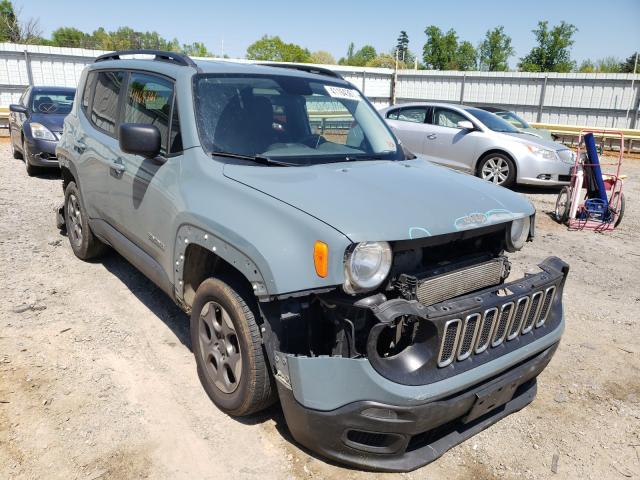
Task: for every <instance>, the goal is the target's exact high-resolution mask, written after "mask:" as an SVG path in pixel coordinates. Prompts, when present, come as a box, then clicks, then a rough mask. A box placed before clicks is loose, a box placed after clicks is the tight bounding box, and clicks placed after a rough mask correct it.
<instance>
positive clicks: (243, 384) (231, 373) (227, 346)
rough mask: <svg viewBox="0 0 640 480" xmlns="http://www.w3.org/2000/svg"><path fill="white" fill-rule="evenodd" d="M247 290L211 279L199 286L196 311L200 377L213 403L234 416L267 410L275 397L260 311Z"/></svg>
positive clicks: (194, 326) (193, 319)
mask: <svg viewBox="0 0 640 480" xmlns="http://www.w3.org/2000/svg"><path fill="white" fill-rule="evenodd" d="M245 290H246V289H243V288H241V287H240V286H235V285H234V287H232V286H231V285H230V284H228V283H225V282H223V281H222V280H220V279H217V278H209V279H207V280H205V281H204V282H202V284H201V285H200V286H199V287H198V290H197V291H196V295H195V298H194V301H193V308H192V313H191V327H190V328H191V345H192V348H193V353H194V355H195V357H196V365H197V368H198V377H199V378H200V382H201V383H202V386H203V387H204V389H205V391H206V392H207V394H208V395H209V398H211V400H212V401H213V403H215V404H216V406H217V407H218V408H219V409H220V410H222V411H223V412H225V413H227V414H229V415H234V416H244V415H250V414H252V413H255V412H258V411H260V410H263V409H264V408H266V407H268V406H269V405H271V404H272V403H273V402H274V401H275V399H276V389H275V385H274V380H273V377H272V375H271V372H270V371H269V366H268V362H267V359H266V356H265V354H264V352H263V348H262V339H261V335H260V328H259V326H258V323H257V321H256V316H257V313H254V309H252V308H250V307H249V305H250V304H251V299H250V297H249V295H251V293H250V292H245ZM254 303H255V302H254Z"/></svg>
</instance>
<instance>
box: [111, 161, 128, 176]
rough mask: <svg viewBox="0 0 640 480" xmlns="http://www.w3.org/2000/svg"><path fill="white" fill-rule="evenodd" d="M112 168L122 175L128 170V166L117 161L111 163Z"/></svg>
mask: <svg viewBox="0 0 640 480" xmlns="http://www.w3.org/2000/svg"><path fill="white" fill-rule="evenodd" d="M111 170H113V171H114V172H115V173H116V174H117V175H121V174H123V173H124V171H125V170H126V167H125V166H124V164H123V163H122V162H118V161H115V162H112V163H111Z"/></svg>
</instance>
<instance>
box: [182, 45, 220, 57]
mask: <svg viewBox="0 0 640 480" xmlns="http://www.w3.org/2000/svg"><path fill="white" fill-rule="evenodd" d="M182 53H184V54H186V55H189V56H190V57H213V54H212V53H211V52H210V51H209V50H207V47H206V46H205V44H204V43H202V42H193V43H189V44H184V45H182Z"/></svg>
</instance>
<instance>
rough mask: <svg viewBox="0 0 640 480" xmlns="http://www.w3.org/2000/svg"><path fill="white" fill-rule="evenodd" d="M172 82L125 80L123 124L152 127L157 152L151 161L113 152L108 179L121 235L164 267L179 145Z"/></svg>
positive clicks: (135, 75) (149, 77)
mask: <svg viewBox="0 0 640 480" xmlns="http://www.w3.org/2000/svg"><path fill="white" fill-rule="evenodd" d="M174 92H175V89H174V82H173V80H172V79H169V78H167V77H164V76H160V75H156V74H152V73H147V72H136V71H133V72H131V73H130V74H129V79H128V82H127V88H126V91H125V95H124V99H123V107H122V110H123V112H122V116H121V119H122V123H123V124H124V123H141V124H147V125H154V126H156V127H157V128H158V130H159V131H160V137H161V141H162V147H161V150H160V155H159V157H158V158H156V159H149V158H143V157H141V156H138V155H132V154H128V153H124V152H122V151H121V150H118V158H117V160H116V162H117V163H118V165H119V171H118V173H117V174H116V173H115V172H112V175H110V177H109V182H110V192H111V196H112V197H113V201H114V203H115V204H117V214H118V220H117V223H116V224H115V225H114V226H115V227H116V229H117V230H118V231H120V233H122V234H123V235H124V236H125V237H127V238H128V239H129V240H131V241H132V242H134V243H135V244H136V245H137V246H138V247H140V248H142V249H143V250H144V251H145V252H146V253H147V254H149V255H150V256H151V257H153V258H154V259H156V260H157V261H158V262H159V263H163V259H164V257H165V255H169V256H170V255H171V252H169V251H167V248H168V246H169V247H170V245H171V244H172V241H173V235H174V234H175V232H173V231H172V230H171V225H172V224H171V222H168V221H167V219H168V218H174V217H175V215H176V214H177V211H176V205H177V203H178V202H177V200H176V196H177V195H176V187H175V185H177V183H178V182H177V178H178V177H179V175H180V171H179V168H180V160H181V159H182V141H181V138H182V137H181V135H180V121H179V115H178V109H177V101H176V99H175V94H174Z"/></svg>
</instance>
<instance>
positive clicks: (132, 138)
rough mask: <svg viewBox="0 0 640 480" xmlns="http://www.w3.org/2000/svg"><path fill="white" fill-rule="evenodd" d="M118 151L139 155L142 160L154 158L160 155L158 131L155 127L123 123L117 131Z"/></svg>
mask: <svg viewBox="0 0 640 480" xmlns="http://www.w3.org/2000/svg"><path fill="white" fill-rule="evenodd" d="M119 139H120V140H119V143H120V150H122V151H123V152H125V153H132V154H134V155H140V156H142V157H144V158H156V157H157V156H158V154H159V153H160V145H161V138H160V130H158V127H156V126H155V125H147V124H145V123H123V124H122V125H120V129H119Z"/></svg>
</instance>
